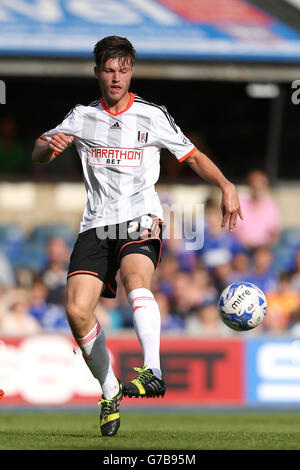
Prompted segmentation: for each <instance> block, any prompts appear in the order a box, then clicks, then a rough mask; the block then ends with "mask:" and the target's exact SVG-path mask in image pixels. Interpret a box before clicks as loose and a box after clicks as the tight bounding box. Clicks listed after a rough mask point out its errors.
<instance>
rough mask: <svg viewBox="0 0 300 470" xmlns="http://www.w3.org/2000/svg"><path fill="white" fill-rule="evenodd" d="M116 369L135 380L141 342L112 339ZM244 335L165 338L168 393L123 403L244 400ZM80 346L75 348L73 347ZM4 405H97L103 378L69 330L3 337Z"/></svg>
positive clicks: (0, 368) (0, 346)
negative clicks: (99, 378)
mask: <svg viewBox="0 0 300 470" xmlns="http://www.w3.org/2000/svg"><path fill="white" fill-rule="evenodd" d="M107 346H108V349H109V351H110V354H111V359H112V362H113V367H114V370H115V373H116V375H117V376H118V377H119V378H120V380H121V381H122V382H127V381H129V380H132V378H133V377H134V374H135V373H134V372H133V371H132V368H133V367H142V366H143V363H142V362H143V359H142V354H141V348H140V345H139V343H138V341H137V339H136V338H135V336H132V337H129V338H128V337H126V338H124V337H122V336H119V337H113V338H111V339H107ZM243 349H244V348H243V343H242V341H240V340H232V339H230V340H224V339H221V340H217V339H216V340H202V339H194V338H187V337H180V338H164V337H163V338H162V341H161V366H162V370H163V374H164V379H165V382H166V384H167V392H166V395H165V398H164V399H154V400H138V399H129V398H125V399H124V400H123V401H122V405H123V406H126V407H132V406H134V407H136V406H145V405H147V406H155V407H157V406H167V405H170V406H171V405H174V406H175V405H176V406H182V407H184V406H201V405H215V406H216V405H241V404H243V403H244V401H245V392H244V388H243V384H244V379H243V370H245V359H244V353H243ZM74 351H75V353H74ZM0 388H1V389H3V391H4V393H5V396H4V398H3V399H2V400H1V404H0V406H1V407H3V406H5V405H18V404H20V405H31V406H67V405H72V406H74V405H77V404H78V405H79V406H85V405H96V404H97V401H98V400H99V398H100V397H101V389H100V386H99V383H98V381H97V380H96V379H94V377H93V376H92V374H91V373H90V371H89V369H88V368H87V366H86V364H85V362H84V360H83V358H82V356H81V351H80V350H78V347H77V345H76V343H75V342H74V340H73V339H72V338H71V337H69V336H65V335H48V334H47V335H38V336H32V337H27V338H22V339H15V340H12V339H5V340H2V341H1V342H0Z"/></svg>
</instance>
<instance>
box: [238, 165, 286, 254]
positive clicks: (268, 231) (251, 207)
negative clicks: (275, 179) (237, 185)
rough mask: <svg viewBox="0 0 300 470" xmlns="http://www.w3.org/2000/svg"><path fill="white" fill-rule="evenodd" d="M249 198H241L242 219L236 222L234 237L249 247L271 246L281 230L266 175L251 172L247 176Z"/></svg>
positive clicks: (255, 171) (277, 210)
mask: <svg viewBox="0 0 300 470" xmlns="http://www.w3.org/2000/svg"><path fill="white" fill-rule="evenodd" d="M247 184H248V188H249V196H247V197H243V196H241V208H242V213H243V216H244V219H243V221H242V223H241V222H240V221H238V223H237V229H236V236H237V238H238V239H239V241H240V242H241V243H242V244H243V245H245V246H247V247H249V248H255V247H257V246H261V245H273V244H275V243H276V242H277V240H278V235H279V233H280V230H281V224H280V217H279V209H278V206H277V204H276V202H275V201H274V199H273V197H272V196H271V194H270V188H269V182H268V177H267V175H266V174H265V173H264V172H263V171H260V170H253V171H251V172H250V173H249V174H248V176H247Z"/></svg>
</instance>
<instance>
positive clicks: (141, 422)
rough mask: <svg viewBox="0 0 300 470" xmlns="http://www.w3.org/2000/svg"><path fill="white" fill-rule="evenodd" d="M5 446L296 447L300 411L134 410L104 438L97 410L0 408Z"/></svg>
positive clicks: (299, 435)
mask: <svg viewBox="0 0 300 470" xmlns="http://www.w3.org/2000/svg"><path fill="white" fill-rule="evenodd" d="M0 449H1V450H4V449H6V450H8V449H11V450H16V449H24V450H29V449H32V450H46V449H48V450H54V449H56V450H100V449H102V450H115V449H122V450H124V449H130V450H133V449H148V450H151V449H152V450H153V449H155V450H159V449H160V450H162V449H165V450H169V449H179V450H189V449H193V450H201V449H206V450H217V449H219V450H221V449H224V450H229V449H232V450H239V449H241V450H246V449H247V450H248V449H249V450H294V449H298V450H299V449H300V412H297V413H292V412H272V413H271V412H268V413H264V412H233V413H229V412H227V413H217V412H208V413H201V412H195V413H172V412H164V413H161V414H159V413H140V412H139V413H132V412H127V411H126V412H124V413H123V414H122V417H121V428H120V430H119V432H118V434H117V435H116V436H114V437H112V438H108V437H106V438H103V437H101V436H100V433H99V430H98V414H97V412H95V413H65V412H63V413H54V412H53V413H49V412H38V413H7V412H1V413H0Z"/></svg>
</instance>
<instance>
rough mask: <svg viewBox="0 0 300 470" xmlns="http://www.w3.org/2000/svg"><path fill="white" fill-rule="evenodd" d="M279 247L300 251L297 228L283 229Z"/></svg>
mask: <svg viewBox="0 0 300 470" xmlns="http://www.w3.org/2000/svg"><path fill="white" fill-rule="evenodd" d="M279 245H280V246H285V247H289V248H292V249H294V250H298V249H300V229H299V228H297V227H295V228H287V229H283V230H282V232H281V237H280V240H279Z"/></svg>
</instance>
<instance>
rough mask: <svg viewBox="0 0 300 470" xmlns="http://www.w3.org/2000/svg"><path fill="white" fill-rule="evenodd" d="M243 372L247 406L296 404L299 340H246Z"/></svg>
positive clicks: (298, 395) (299, 376)
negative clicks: (245, 382) (244, 369)
mask: <svg viewBox="0 0 300 470" xmlns="http://www.w3.org/2000/svg"><path fill="white" fill-rule="evenodd" d="M246 370H247V384H246V393H247V397H246V401H247V403H248V404H250V405H257V404H260V405H295V404H297V405H299V404H300V339H278V338H274V339H272V338H270V339H265V338H264V339H263V338H261V339H251V340H248V341H247V342H246Z"/></svg>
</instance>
